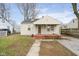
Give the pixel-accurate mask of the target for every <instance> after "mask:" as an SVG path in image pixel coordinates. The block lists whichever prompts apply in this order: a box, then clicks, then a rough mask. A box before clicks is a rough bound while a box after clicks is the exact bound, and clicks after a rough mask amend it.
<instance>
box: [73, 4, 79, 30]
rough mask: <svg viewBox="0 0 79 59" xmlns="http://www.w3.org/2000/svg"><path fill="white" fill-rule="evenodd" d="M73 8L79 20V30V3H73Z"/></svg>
mask: <svg viewBox="0 0 79 59" xmlns="http://www.w3.org/2000/svg"><path fill="white" fill-rule="evenodd" d="M72 8H73V11H74V14H75V15H76V17H77V19H78V29H79V13H78V8H77V3H72Z"/></svg>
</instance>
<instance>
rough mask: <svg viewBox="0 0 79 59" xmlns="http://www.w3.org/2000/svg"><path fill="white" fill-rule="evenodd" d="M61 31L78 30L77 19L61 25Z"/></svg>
mask: <svg viewBox="0 0 79 59" xmlns="http://www.w3.org/2000/svg"><path fill="white" fill-rule="evenodd" d="M62 29H78V19H73V20H72V21H70V22H69V23H67V24H63V25H62Z"/></svg>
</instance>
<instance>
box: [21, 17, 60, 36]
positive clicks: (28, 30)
mask: <svg viewBox="0 0 79 59" xmlns="http://www.w3.org/2000/svg"><path fill="white" fill-rule="evenodd" d="M20 29H21V30H20V33H21V35H32V34H34V35H36V34H58V35H60V34H61V31H60V22H59V21H57V20H56V19H54V18H52V17H50V16H43V17H42V18H40V19H36V20H26V21H23V22H22V24H21V27H20Z"/></svg>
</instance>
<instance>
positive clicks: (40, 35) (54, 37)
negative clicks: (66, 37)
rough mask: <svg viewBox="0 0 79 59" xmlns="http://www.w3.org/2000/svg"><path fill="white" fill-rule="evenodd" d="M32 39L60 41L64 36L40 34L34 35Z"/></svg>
mask: <svg viewBox="0 0 79 59" xmlns="http://www.w3.org/2000/svg"><path fill="white" fill-rule="evenodd" d="M32 37H33V38H35V39H59V38H61V37H62V36H61V35H57V34H48V35H45V34H39V35H33V36H32Z"/></svg>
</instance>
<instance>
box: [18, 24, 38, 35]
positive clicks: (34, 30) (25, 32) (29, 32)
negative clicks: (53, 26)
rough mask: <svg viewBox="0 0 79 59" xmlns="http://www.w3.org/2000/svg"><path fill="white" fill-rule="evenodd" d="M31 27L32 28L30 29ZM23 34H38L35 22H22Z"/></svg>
mask: <svg viewBox="0 0 79 59" xmlns="http://www.w3.org/2000/svg"><path fill="white" fill-rule="evenodd" d="M28 28H30V30H28ZM20 29H21V30H20V31H21V35H32V34H37V29H35V26H34V25H33V24H21V26H20Z"/></svg>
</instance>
